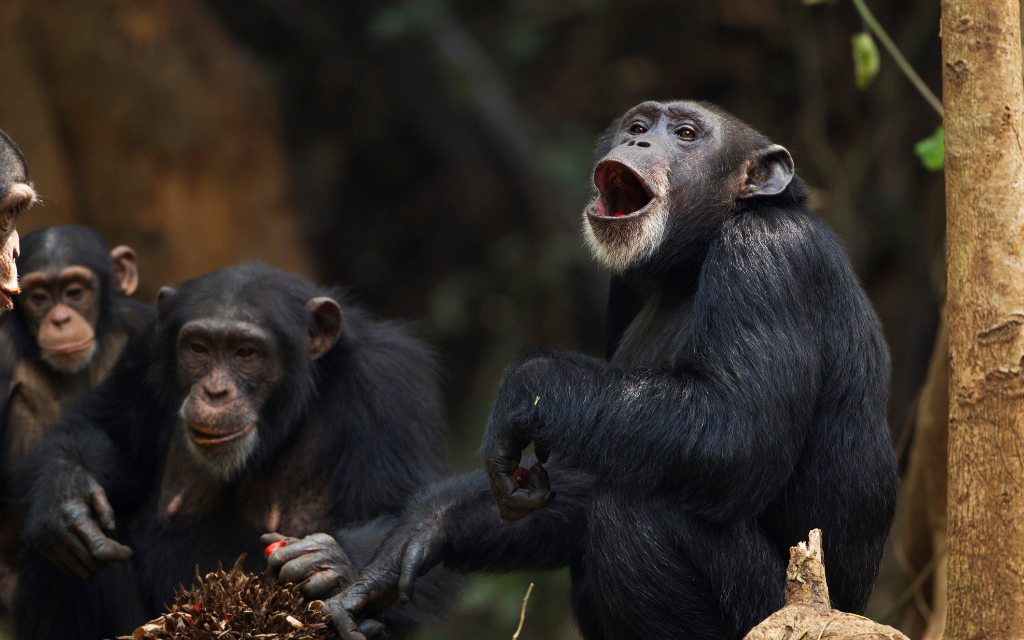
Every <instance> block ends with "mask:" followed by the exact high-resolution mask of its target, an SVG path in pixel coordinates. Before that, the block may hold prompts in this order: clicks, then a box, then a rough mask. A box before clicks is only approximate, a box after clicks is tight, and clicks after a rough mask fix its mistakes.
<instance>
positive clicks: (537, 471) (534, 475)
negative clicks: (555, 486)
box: [530, 462, 551, 489]
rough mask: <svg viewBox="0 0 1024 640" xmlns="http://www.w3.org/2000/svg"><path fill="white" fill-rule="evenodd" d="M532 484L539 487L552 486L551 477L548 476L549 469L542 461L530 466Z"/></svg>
mask: <svg viewBox="0 0 1024 640" xmlns="http://www.w3.org/2000/svg"><path fill="white" fill-rule="evenodd" d="M530 486H532V487H535V488H537V489H550V488H551V478H549V477H548V470H547V469H545V468H544V465H542V464H541V463H540V462H538V463H536V464H535V465H533V466H532V467H530Z"/></svg>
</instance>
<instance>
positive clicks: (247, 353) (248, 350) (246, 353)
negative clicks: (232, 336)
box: [235, 347, 256, 360]
mask: <svg viewBox="0 0 1024 640" xmlns="http://www.w3.org/2000/svg"><path fill="white" fill-rule="evenodd" d="M255 355H256V349H253V348H252V347H238V348H237V349H235V357H236V358H241V359H242V360H248V359H249V358H252V357H253V356H255Z"/></svg>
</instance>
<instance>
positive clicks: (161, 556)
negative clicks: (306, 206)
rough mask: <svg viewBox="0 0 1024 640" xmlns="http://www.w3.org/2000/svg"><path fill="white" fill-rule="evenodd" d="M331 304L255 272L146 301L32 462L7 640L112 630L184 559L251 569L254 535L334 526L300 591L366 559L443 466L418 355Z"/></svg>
mask: <svg viewBox="0 0 1024 640" xmlns="http://www.w3.org/2000/svg"><path fill="white" fill-rule="evenodd" d="M341 300H342V298H341V297H340V296H339V294H338V293H337V292H324V291H322V290H320V289H318V288H316V287H314V286H313V285H312V284H310V283H308V282H307V281H305V280H303V279H302V278H299V277H298V276H294V275H290V274H287V273H283V272H281V271H277V270H275V269H272V268H270V267H267V266H264V265H260V264H250V265H243V266H239V267H233V268H228V269H224V270H221V271H217V272H215V273H212V274H209V275H207V276H203V277H200V278H197V279H194V280H191V281H188V282H186V283H184V284H182V285H180V286H178V287H175V288H169V287H165V288H164V289H163V290H161V292H160V296H159V299H158V301H157V319H156V322H155V325H153V326H152V327H151V328H149V329H147V330H146V331H144V332H143V333H142V334H141V335H140V336H139V337H138V338H137V339H135V340H133V341H132V342H130V343H129V345H128V346H127V347H126V349H125V351H124V353H123V354H122V357H121V360H120V362H119V363H118V364H117V366H116V367H115V368H114V370H113V372H111V375H110V377H109V378H108V379H107V381H106V382H105V383H104V384H102V385H101V386H100V387H98V388H97V389H96V390H95V391H93V392H92V393H90V394H88V395H87V396H86V398H85V399H84V400H83V401H82V402H81V403H79V404H77V405H75V406H74V407H73V408H72V409H69V410H68V411H66V412H65V416H64V418H63V419H62V421H61V424H60V425H59V427H58V430H57V432H56V433H54V434H52V435H51V436H50V437H49V438H48V439H47V440H46V441H45V442H44V443H43V444H42V445H41V446H40V447H39V449H38V450H37V451H36V454H35V455H34V457H33V464H32V465H31V469H32V470H33V478H32V479H31V487H30V489H29V494H28V515H27V518H26V526H25V532H26V537H27V538H28V540H29V542H30V543H31V545H32V547H33V551H32V552H30V553H28V554H26V557H25V559H24V562H23V564H22V566H21V580H20V584H19V591H18V596H17V601H16V611H17V612H18V615H17V616H16V621H15V624H16V631H17V637H19V638H23V639H26V640H27V639H28V638H33V639H44V638H71V637H74V638H89V639H92V638H99V637H109V636H112V635H117V634H118V633H126V632H130V631H131V629H132V628H133V627H134V626H136V625H139V624H141V623H143V622H145V621H146V620H148V619H150V618H152V617H155V616H156V615H157V614H158V613H159V612H160V611H161V609H162V607H163V605H164V604H165V603H167V602H169V601H170V600H171V599H172V596H173V593H174V590H175V588H176V587H177V585H178V584H179V583H188V582H190V581H191V579H192V576H193V575H194V571H195V567H196V565H197V564H198V566H199V567H200V571H208V570H212V569H213V568H215V567H216V564H217V563H218V562H220V563H224V564H225V565H226V564H228V563H231V562H233V561H234V559H235V558H236V557H237V556H238V555H239V554H240V553H242V552H247V553H248V561H247V563H246V566H247V567H248V568H249V569H256V568H259V567H260V566H261V565H262V562H263V561H262V556H261V549H262V547H261V546H260V543H259V535H260V533H261V532H264V531H281V532H282V533H284V534H286V535H289V536H304V535H306V534H309V533H312V532H314V531H319V530H322V529H327V530H332V531H333V530H335V529H337V528H339V527H341V526H349V525H351V526H352V527H353V530H352V535H350V536H343V547H344V550H343V551H340V553H338V554H335V555H334V556H332V558H331V560H332V564H331V566H330V567H327V566H324V567H322V569H323V573H322V574H321V575H320V576H318V577H317V580H316V583H315V584H311V585H307V587H309V589H307V592H309V591H312V592H318V591H320V590H322V589H332V590H336V589H337V588H338V587H339V586H342V585H343V584H344V583H342V581H343V580H344V579H345V578H346V577H350V576H351V575H353V573H354V572H355V571H356V570H358V569H359V567H361V566H362V565H363V563H364V562H365V561H367V560H368V559H369V556H370V554H371V552H372V551H373V549H374V548H375V547H376V544H377V543H378V542H379V539H380V537H381V536H385V535H387V534H388V533H389V532H390V531H391V529H392V528H393V526H394V525H395V524H396V523H397V518H396V513H397V512H398V510H400V508H401V507H402V506H403V504H404V503H405V501H406V499H407V498H408V496H409V495H410V494H411V493H412V492H413V491H414V490H416V489H417V488H419V487H420V486H421V485H422V484H423V483H424V482H431V481H434V480H437V479H438V478H440V477H441V476H442V475H443V474H444V473H445V472H446V469H447V463H446V460H445V456H444V453H443V451H444V448H443V443H442V439H441V435H440V429H441V426H442V420H441V413H440V406H439V402H438V391H437V385H436V381H435V378H436V374H435V366H434V359H433V356H432V355H431V353H430V352H429V350H428V349H427V348H426V347H425V346H423V345H422V344H421V343H420V342H419V341H418V340H416V339H414V338H413V337H411V335H410V334H409V333H408V331H407V330H406V329H405V328H403V327H402V326H400V325H397V324H394V323H389V322H384V321H379V320H375V319H373V318H371V317H369V316H368V315H367V314H366V313H365V312H364V311H362V310H361V309H359V308H357V307H355V306H352V305H348V304H344V306H345V312H344V320H343V318H342V304H343V303H342V302H340V301H341ZM44 558H45V560H44ZM47 560H48V561H49V562H47ZM51 563H52V565H51ZM55 567H56V568H55ZM57 568H59V569H60V570H61V571H58V570H57ZM62 572H65V573H68V574H73V575H74V576H75V577H70V576H68V575H65V574H64V573H62ZM437 584H438V591H437V593H438V594H440V593H442V592H446V591H447V589H448V587H447V585H445V584H443V583H442V582H441V581H439V582H438V583H437ZM438 607H439V604H438V602H437V601H433V602H432V601H430V599H429V598H428V601H427V602H425V603H424V607H423V610H421V611H420V612H418V613H415V614H413V615H408V614H409V613H411V612H404V613H403V612H396V613H398V614H399V615H401V616H402V617H401V618H396V619H395V620H394V621H393V622H394V623H395V624H397V625H398V630H399V633H401V632H402V631H403V630H404V629H406V628H409V627H411V626H412V623H413V622H415V619H416V618H422V617H425V616H427V615H429V614H430V613H431V609H436V608H438Z"/></svg>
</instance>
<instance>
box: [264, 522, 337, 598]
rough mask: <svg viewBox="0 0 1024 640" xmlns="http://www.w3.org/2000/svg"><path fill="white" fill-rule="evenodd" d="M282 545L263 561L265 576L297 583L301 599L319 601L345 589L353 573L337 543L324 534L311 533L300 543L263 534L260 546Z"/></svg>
mask: <svg viewBox="0 0 1024 640" xmlns="http://www.w3.org/2000/svg"><path fill="white" fill-rule="evenodd" d="M281 540H284V541H285V545H284V546H282V547H278V548H277V549H275V550H274V552H273V553H271V554H270V556H269V557H268V558H267V572H268V573H269V574H270V575H272V576H274V577H276V578H277V579H278V580H280V581H281V582H297V583H300V585H301V586H300V588H301V589H302V593H303V595H305V596H306V597H307V598H309V599H310V600H320V599H323V598H326V597H328V596H331V595H334V594H335V593H337V592H338V591H339V590H340V589H342V588H344V587H347V586H348V585H350V584H351V583H352V580H353V579H354V578H355V569H354V568H353V567H352V561H351V560H350V559H349V557H348V554H347V553H345V550H344V549H342V548H341V545H339V544H338V541H337V540H335V539H334V538H333V537H331V536H330V535H328V534H326V533H314V534H312V535H309V536H306V537H305V538H302V539H301V540H300V539H298V538H286V537H284V536H282V535H280V534H278V533H266V534H263V536H261V537H260V542H261V543H263V544H265V545H268V544H271V543H273V542H279V541H281Z"/></svg>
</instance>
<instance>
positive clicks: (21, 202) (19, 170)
mask: <svg viewBox="0 0 1024 640" xmlns="http://www.w3.org/2000/svg"><path fill="white" fill-rule="evenodd" d="M35 201H36V192H35V189H33V188H32V183H31V182H29V180H28V163H27V162H25V156H24V155H23V154H22V153H21V149H19V148H18V145H16V144H14V140H11V138H10V136H8V135H7V134H6V133H4V132H3V131H0V312H3V311H10V310H11V308H12V307H13V306H14V302H13V301H12V300H11V298H12V297H13V296H15V295H17V294H18V267H17V265H16V264H15V260H17V259H18V231H17V229H16V228H15V227H16V225H17V222H18V216H19V215H21V213H22V212H23V211H25V210H26V209H28V208H29V207H30V206H32V204H33V203H35Z"/></svg>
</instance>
